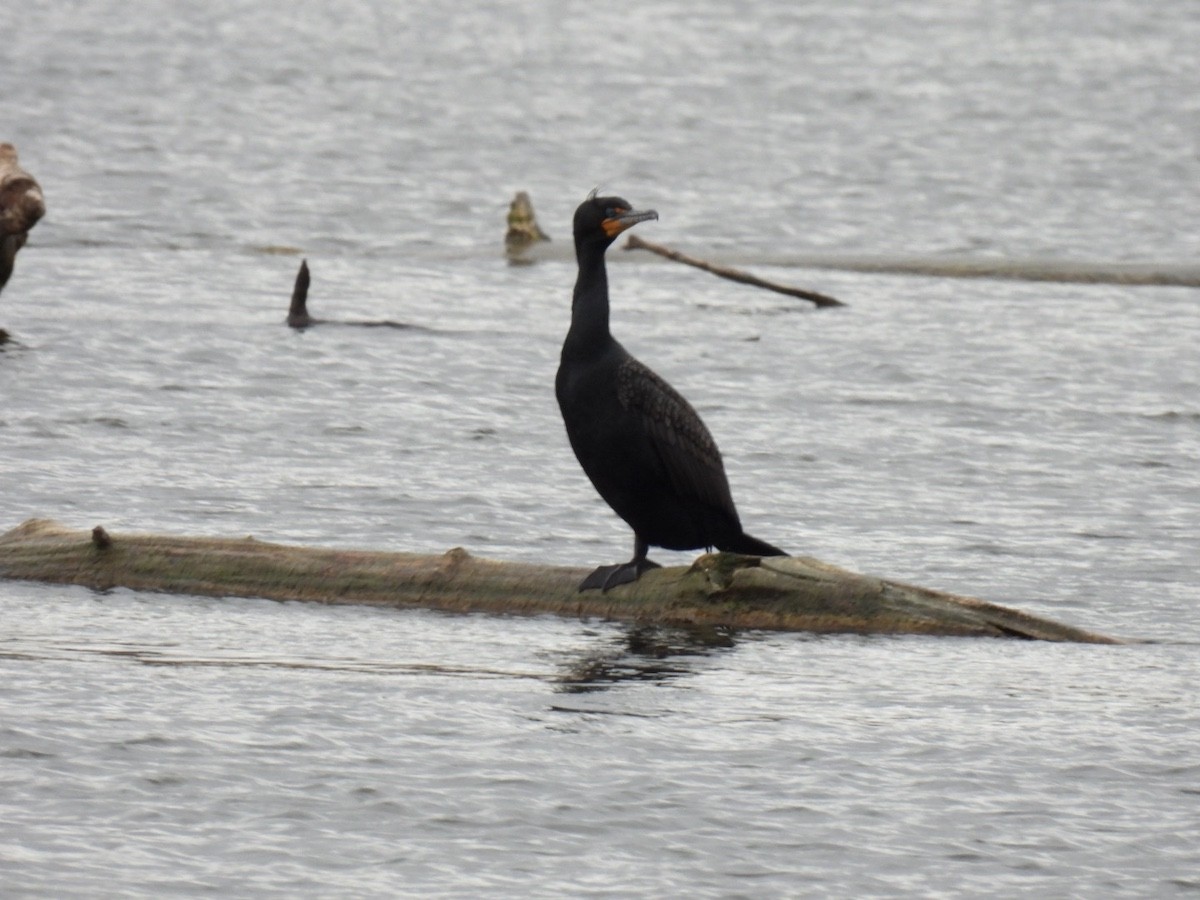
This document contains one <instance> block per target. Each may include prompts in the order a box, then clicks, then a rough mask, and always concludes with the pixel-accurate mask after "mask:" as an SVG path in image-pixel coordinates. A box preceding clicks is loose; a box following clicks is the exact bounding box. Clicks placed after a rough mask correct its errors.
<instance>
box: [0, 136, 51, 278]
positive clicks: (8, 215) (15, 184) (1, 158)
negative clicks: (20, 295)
mask: <svg viewBox="0 0 1200 900" xmlns="http://www.w3.org/2000/svg"><path fill="white" fill-rule="evenodd" d="M45 214H46V203H45V200H44V199H43V197H42V189H41V187H40V186H39V185H38V183H37V181H36V180H35V179H34V177H33V176H32V175H30V174H29V173H28V172H26V171H25V170H24V169H22V168H21V166H20V163H18V161H17V149H16V147H14V146H13V145H12V144H3V143H0V290H3V289H4V285H6V284H7V283H8V279H9V278H10V277H11V276H12V272H13V264H14V263H15V261H16V258H17V251H18V250H20V249H21V248H22V247H24V246H25V241H26V239H27V238H28V235H29V229H31V228H32V227H33V226H34V225H36V224H37V222H38V219H40V218H41V217H42V216H44V215H45Z"/></svg>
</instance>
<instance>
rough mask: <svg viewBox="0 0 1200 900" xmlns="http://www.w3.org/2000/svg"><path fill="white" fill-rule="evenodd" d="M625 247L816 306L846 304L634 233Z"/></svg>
mask: <svg viewBox="0 0 1200 900" xmlns="http://www.w3.org/2000/svg"><path fill="white" fill-rule="evenodd" d="M625 249H626V250H649V251H650V252H651V253H657V254H658V255H659V256H664V257H666V258H667V259H670V260H674V261H675V262H681V263H683V264H684V265H687V266H695V267H696V268H697V269H703V270H704V271H705V272H711V273H712V274H714V275H719V276H720V277H721V278H728V279H729V280H730V281H736V282H738V283H739V284H749V285H753V286H754V287H760V288H766V289H767V290H768V291H775V292H776V293H777V294H786V295H787V296H789V297H799V298H800V299H801V300H808V301H809V302H810V303H814V304H816V305H817V306H845V305H846V304H845V303H843V302H842V301H841V300H837V299H835V298H833V297H830V296H828V295H826V294H820V293H817V292H816V291H806V290H805V289H804V288H797V287H790V286H788V285H786V284H778V283H777V282H774V281H767V280H766V279H765V278H759V277H758V276H757V275H752V274H750V273H749V272H743V271H742V270H741V269H731V268H729V267H728V266H718V265H714V264H713V263H710V262H706V261H705V260H703V259H696V257H694V256H688V255H687V254H686V253H680V252H679V251H678V250H672V249H671V248H670V247H664V246H663V245H662V244H655V243H652V242H650V241H647V240H644V239H643V238H640V237H638V236H637V235H636V234H631V235H630V236H629V239H628V240H627V241H626V242H625Z"/></svg>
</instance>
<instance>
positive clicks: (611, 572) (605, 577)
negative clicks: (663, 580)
mask: <svg viewBox="0 0 1200 900" xmlns="http://www.w3.org/2000/svg"><path fill="white" fill-rule="evenodd" d="M659 568H662V567H661V566H660V565H659V564H658V563H656V562H654V561H652V560H649V559H646V558H645V557H643V558H642V559H631V560H630V561H629V562H623V563H617V564H616V565H614V566H600V568H598V569H596V571H594V572H593V573H592V574H591V575H589V576H588V577H587V578H585V579H583V581H581V582H580V583H579V590H580V591H592V590H599V591H607V590H608V589H609V588H615V587H616V586H617V585H619V584H632V583H633V582H635V581H637V580H638V579H639V578H641V577H642V573H643V572H649V571H650V570H651V569H659Z"/></svg>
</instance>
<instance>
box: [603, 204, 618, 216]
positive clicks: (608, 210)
mask: <svg viewBox="0 0 1200 900" xmlns="http://www.w3.org/2000/svg"><path fill="white" fill-rule="evenodd" d="M616 214H617V211H616V209H615V208H614V207H611V206H606V207H604V218H606V219H611V218H613V217H614V216H616Z"/></svg>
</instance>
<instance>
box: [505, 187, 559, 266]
mask: <svg viewBox="0 0 1200 900" xmlns="http://www.w3.org/2000/svg"><path fill="white" fill-rule="evenodd" d="M548 240H550V236H549V235H547V234H546V232H544V231H542V229H541V226H539V225H538V223H537V216H536V215H535V214H534V212H533V201H532V200H530V199H529V194H527V193H525V191H518V192H517V195H516V196H515V197H513V199H512V203H510V204H509V205H508V231H506V232H505V233H504V252H505V254H506V255H507V256H508V258H509V260H510V261H511V262H515V263H523V262H532V260H531V259H529V257H528V253H529V249H530V248H531V247H532V246H534V245H535V244H539V243H542V242H544V241H548Z"/></svg>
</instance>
